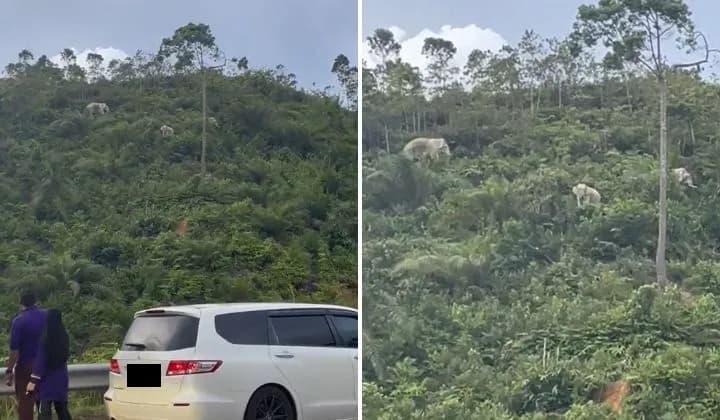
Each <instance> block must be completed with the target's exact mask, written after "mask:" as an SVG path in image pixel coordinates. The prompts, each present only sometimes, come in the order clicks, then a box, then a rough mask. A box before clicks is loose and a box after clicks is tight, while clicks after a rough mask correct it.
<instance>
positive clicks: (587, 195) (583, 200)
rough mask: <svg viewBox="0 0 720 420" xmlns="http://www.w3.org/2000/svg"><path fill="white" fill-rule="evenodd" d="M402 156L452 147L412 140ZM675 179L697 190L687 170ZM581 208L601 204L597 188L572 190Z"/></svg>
mask: <svg viewBox="0 0 720 420" xmlns="http://www.w3.org/2000/svg"><path fill="white" fill-rule="evenodd" d="M402 154H403V155H404V156H405V157H406V158H408V159H411V160H421V161H422V160H437V159H438V158H439V157H440V155H441V154H444V155H446V156H450V147H449V146H448V144H447V141H445V139H444V138H427V137H418V138H415V139H413V140H410V141H409V142H408V143H407V144H406V145H405V147H403V149H402ZM672 176H673V178H674V179H675V180H676V181H677V182H678V183H679V184H680V185H684V186H686V187H689V188H697V187H696V186H695V184H694V183H693V178H692V175H691V174H690V171H688V170H687V169H686V168H674V169H673V170H672ZM572 193H573V194H574V195H575V198H576V199H577V205H578V207H580V208H583V207H585V206H586V205H588V204H599V203H600V201H601V195H600V192H599V191H598V190H596V189H595V188H593V187H591V186H589V185H587V184H584V183H579V184H577V185H575V186H574V187H573V188H572Z"/></svg>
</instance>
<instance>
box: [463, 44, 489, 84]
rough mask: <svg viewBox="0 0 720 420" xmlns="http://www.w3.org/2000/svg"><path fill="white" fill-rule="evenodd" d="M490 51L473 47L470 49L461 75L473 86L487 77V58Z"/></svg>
mask: <svg viewBox="0 0 720 420" xmlns="http://www.w3.org/2000/svg"><path fill="white" fill-rule="evenodd" d="M489 58H490V51H487V50H485V51H483V50H479V49H474V50H472V51H470V55H468V59H467V62H466V63H465V68H464V69H463V75H464V76H465V78H466V80H467V81H468V82H469V83H470V84H471V85H472V86H473V87H477V86H479V85H480V84H481V83H483V82H484V81H485V80H486V79H487V66H488V59H489Z"/></svg>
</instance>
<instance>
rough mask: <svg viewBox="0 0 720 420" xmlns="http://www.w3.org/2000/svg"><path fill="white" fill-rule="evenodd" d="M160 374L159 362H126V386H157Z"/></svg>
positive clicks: (158, 385)
mask: <svg viewBox="0 0 720 420" xmlns="http://www.w3.org/2000/svg"><path fill="white" fill-rule="evenodd" d="M161 379H162V376H161V374H160V365H159V364H128V365H127V386H128V388H157V387H160V382H161Z"/></svg>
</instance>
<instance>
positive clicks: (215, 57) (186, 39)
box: [158, 22, 227, 175]
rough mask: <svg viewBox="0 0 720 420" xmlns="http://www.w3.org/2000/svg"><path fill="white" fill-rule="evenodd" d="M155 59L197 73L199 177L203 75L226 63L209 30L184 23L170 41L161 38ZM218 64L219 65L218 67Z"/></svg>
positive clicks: (204, 167) (202, 163)
mask: <svg viewBox="0 0 720 420" xmlns="http://www.w3.org/2000/svg"><path fill="white" fill-rule="evenodd" d="M158 56H159V57H162V58H170V57H174V58H175V60H176V61H175V69H176V70H178V71H181V72H187V71H198V72H199V73H200V79H201V84H202V86H201V88H202V151H201V154H200V173H201V174H202V175H205V174H206V172H207V164H206V157H205V156H206V150H207V75H208V72H210V71H213V70H219V69H222V68H224V67H225V65H226V64H227V61H226V60H225V58H224V54H223V53H222V51H221V50H220V48H219V47H218V46H217V44H216V43H215V36H214V35H213V34H212V31H211V30H210V26H208V25H206V24H204V23H198V24H196V23H192V22H191V23H188V24H187V25H185V26H183V27H180V28H178V29H176V30H175V33H174V34H173V36H172V37H170V38H165V39H163V41H162V44H161V46H160V51H159V52H158ZM218 63H220V64H218Z"/></svg>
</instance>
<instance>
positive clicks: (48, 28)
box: [0, 0, 357, 87]
mask: <svg viewBox="0 0 720 420" xmlns="http://www.w3.org/2000/svg"><path fill="white" fill-rule="evenodd" d="M191 21H192V22H196V23H199V22H202V23H206V24H208V25H210V28H211V29H212V31H213V33H214V34H215V38H216V40H217V43H218V45H219V46H220V47H221V48H222V49H223V50H224V51H225V52H226V54H227V56H228V57H233V56H237V57H242V56H247V57H248V60H249V62H250V66H251V67H275V65H277V64H283V65H285V67H286V68H287V69H288V71H290V72H293V73H295V74H296V75H297V77H298V81H299V83H300V84H301V85H302V86H305V87H310V86H311V84H312V83H313V82H315V83H317V85H318V87H324V86H325V85H328V84H336V80H335V78H334V75H333V74H332V73H330V68H331V67H332V61H333V59H334V58H335V57H336V56H337V55H338V54H340V53H342V54H345V55H346V56H348V58H350V60H351V62H352V63H353V64H354V63H356V61H357V59H356V57H357V4H356V2H355V0H302V1H295V0H249V1H237V0H203V1H197V0H94V1H92V0H64V1H58V0H2V8H1V9H0V39H2V42H0V67H4V66H5V65H6V64H7V63H10V62H14V61H17V53H18V52H19V51H20V50H22V49H23V48H27V49H29V50H31V51H32V52H33V53H34V54H35V56H36V57H37V56H39V55H41V54H46V55H48V56H49V57H52V56H54V55H57V54H59V52H60V51H61V50H62V49H63V48H66V47H67V48H74V49H75V50H76V51H77V53H76V54H77V55H78V56H79V57H82V58H83V59H84V57H85V56H86V55H87V51H88V50H94V51H98V52H99V53H101V54H102V55H103V56H104V57H105V59H106V62H107V61H110V59H112V58H122V57H124V56H125V55H126V54H128V55H133V54H134V53H135V51H136V50H138V49H142V50H144V51H153V52H154V51H157V49H158V47H159V46H160V42H161V41H162V39H163V38H164V37H168V36H170V35H172V33H173V31H174V30H175V29H176V28H178V27H180V26H183V25H185V24H187V23H188V22H191ZM78 61H79V64H82V62H80V60H78Z"/></svg>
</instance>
